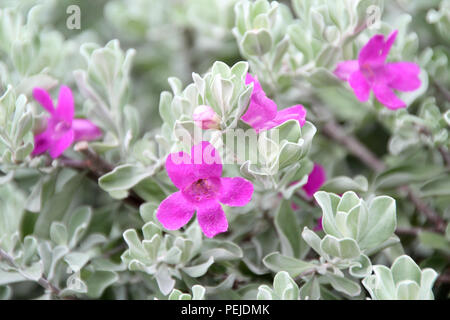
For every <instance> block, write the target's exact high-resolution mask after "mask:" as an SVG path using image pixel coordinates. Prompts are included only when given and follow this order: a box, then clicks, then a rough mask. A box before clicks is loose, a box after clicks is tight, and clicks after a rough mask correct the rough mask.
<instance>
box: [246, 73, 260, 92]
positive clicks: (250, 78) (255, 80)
mask: <svg viewBox="0 0 450 320" xmlns="http://www.w3.org/2000/svg"><path fill="white" fill-rule="evenodd" d="M250 83H253V93H256V92H261V91H263V89H262V87H261V84H260V83H259V81H258V77H256V76H255V77H253V76H252V75H251V74H250V73H247V75H246V76H245V84H247V85H248V84H250Z"/></svg>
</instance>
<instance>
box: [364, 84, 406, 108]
mask: <svg viewBox="0 0 450 320" xmlns="http://www.w3.org/2000/svg"><path fill="white" fill-rule="evenodd" d="M372 89H373V93H374V94H375V97H376V98H377V99H378V101H380V102H381V103H382V104H384V105H385V106H386V107H388V108H389V109H391V110H396V109H400V108H405V107H406V104H405V102H403V101H402V100H400V99H399V98H398V97H397V96H396V95H395V94H394V91H392V89H391V88H389V87H388V86H387V84H385V83H384V82H376V83H375V84H374V85H373V88H372Z"/></svg>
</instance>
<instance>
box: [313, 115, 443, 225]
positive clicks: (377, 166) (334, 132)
mask: <svg viewBox="0 0 450 320" xmlns="http://www.w3.org/2000/svg"><path fill="white" fill-rule="evenodd" d="M315 110H317V111H318V112H319V114H323V113H324V110H322V109H321V107H315ZM322 131H323V133H324V134H325V135H326V136H327V137H329V138H330V139H332V140H334V141H336V142H337V143H339V144H341V145H343V146H344V147H345V148H346V149H347V150H348V151H349V152H350V153H351V154H353V155H354V156H356V157H358V158H359V159H360V160H361V161H362V162H363V163H364V164H365V165H366V166H368V167H369V168H371V169H372V170H374V171H375V172H376V173H380V172H382V171H384V170H385V169H386V166H385V164H384V163H383V162H382V161H381V160H379V159H378V158H377V157H376V155H375V154H374V153H372V151H370V150H369V149H367V147H366V146H365V145H363V144H362V143H361V142H360V141H359V140H358V139H357V138H356V137H355V136H353V135H352V134H349V133H347V132H346V131H345V130H344V129H343V128H342V127H341V126H339V125H338V124H337V123H336V121H335V120H334V119H329V120H328V121H327V122H326V124H325V125H324V126H323V127H322ZM398 190H399V191H402V192H405V193H406V195H407V197H408V199H409V200H410V201H411V202H412V203H413V204H414V206H415V207H416V209H417V210H418V211H419V212H420V213H422V214H423V215H424V216H425V217H426V218H427V219H428V220H429V221H430V222H432V223H433V224H434V229H435V230H436V231H438V232H441V233H442V232H444V231H445V226H446V222H445V220H444V219H442V218H441V216H440V215H439V214H437V213H436V212H435V211H434V210H433V209H432V208H430V207H429V206H428V205H427V204H426V203H425V202H423V201H422V199H420V198H419V197H418V196H417V195H416V194H415V193H414V192H413V190H411V188H410V187H409V186H401V187H399V188H398Z"/></svg>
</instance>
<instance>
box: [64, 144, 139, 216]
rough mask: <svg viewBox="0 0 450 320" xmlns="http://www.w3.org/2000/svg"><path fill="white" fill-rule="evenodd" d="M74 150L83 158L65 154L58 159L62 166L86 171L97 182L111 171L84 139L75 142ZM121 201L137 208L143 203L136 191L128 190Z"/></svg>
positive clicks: (111, 167) (110, 167) (109, 166)
mask: <svg viewBox="0 0 450 320" xmlns="http://www.w3.org/2000/svg"><path fill="white" fill-rule="evenodd" d="M74 150H75V151H78V152H80V153H82V154H83V155H84V157H85V159H84V160H74V159H70V158H68V157H65V156H61V157H60V158H59V159H58V161H59V162H60V163H61V164H62V166H64V167H67V168H72V169H75V170H77V171H87V177H88V178H90V179H91V180H92V181H94V182H95V183H96V184H98V179H99V178H100V177H101V176H103V175H104V174H106V173H108V172H110V171H112V170H113V169H114V167H113V166H112V165H111V164H110V163H108V162H107V161H106V160H104V159H103V158H102V157H100V156H99V155H98V154H97V153H96V152H95V151H94V150H92V148H90V147H89V145H88V143H87V142H86V141H81V142H78V143H77V144H75V146H74ZM122 201H123V202H125V203H127V204H129V205H131V206H133V207H136V208H139V207H140V206H141V204H143V203H145V200H144V199H142V198H141V197H140V196H139V195H138V194H137V193H136V192H134V191H133V190H129V195H128V197H126V198H124V199H122Z"/></svg>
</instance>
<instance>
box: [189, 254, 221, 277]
mask: <svg viewBox="0 0 450 320" xmlns="http://www.w3.org/2000/svg"><path fill="white" fill-rule="evenodd" d="M213 263H214V258H213V257H209V259H208V260H207V261H205V262H203V263H201V264H198V265H195V266H189V267H184V268H183V271H184V272H186V273H187V274H188V275H189V276H190V277H193V278H198V277H201V276H203V275H204V274H205V273H206V272H207V271H208V269H209V267H210V266H211V265H212V264H213Z"/></svg>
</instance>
